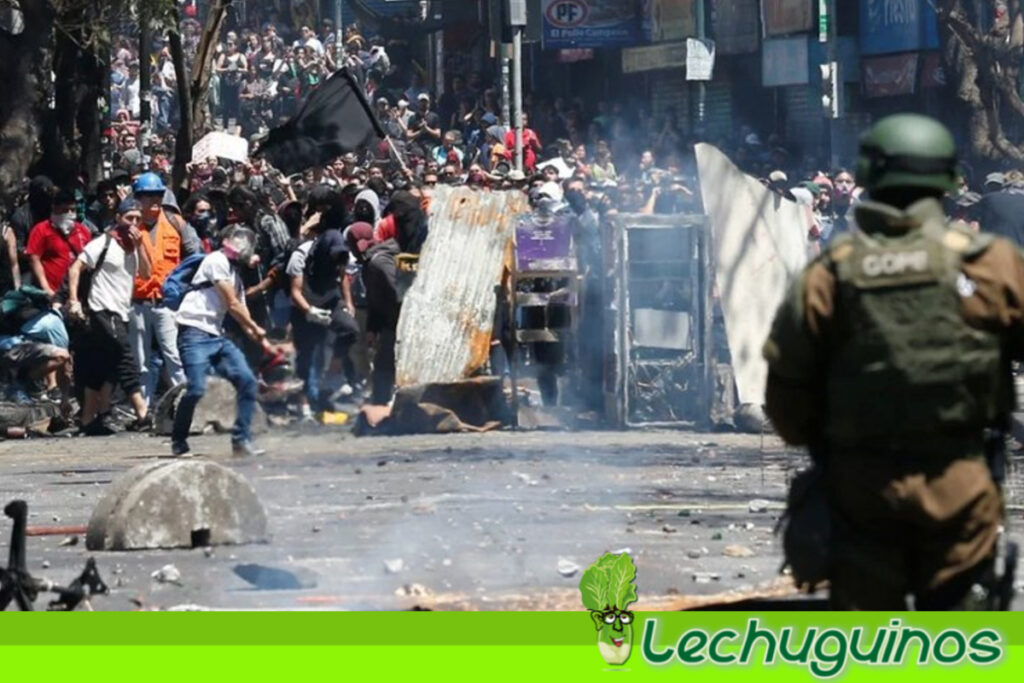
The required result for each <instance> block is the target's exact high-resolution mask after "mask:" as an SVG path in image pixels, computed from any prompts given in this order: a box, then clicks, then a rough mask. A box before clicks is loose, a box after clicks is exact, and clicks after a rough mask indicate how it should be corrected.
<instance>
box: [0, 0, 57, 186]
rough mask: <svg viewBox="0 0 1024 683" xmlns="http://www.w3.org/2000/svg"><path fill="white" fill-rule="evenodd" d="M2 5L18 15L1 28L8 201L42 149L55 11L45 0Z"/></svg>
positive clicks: (3, 172)
mask: <svg viewBox="0 0 1024 683" xmlns="http://www.w3.org/2000/svg"><path fill="white" fill-rule="evenodd" d="M0 4H2V5H5V6H6V7H4V9H5V10H8V11H10V12H11V13H12V15H11V16H15V15H16V16H18V17H19V21H18V24H19V25H18V26H17V28H15V26H14V25H13V24H12V25H9V26H3V27H0V83H3V84H4V96H3V97H0V194H2V195H3V199H4V200H5V201H6V200H7V199H8V193H10V192H11V191H12V189H13V188H14V187H15V186H17V184H18V183H19V182H20V181H21V179H22V178H24V177H25V175H26V174H27V173H28V171H29V167H30V166H31V165H32V162H33V161H34V160H35V159H36V157H37V156H38V153H39V151H40V150H39V146H38V144H37V141H38V140H39V139H40V138H41V137H42V133H43V117H44V115H45V111H46V108H47V104H48V102H47V97H46V93H47V92H48V91H49V80H50V69H51V64H52V60H53V49H52V40H51V39H52V36H53V27H54V22H55V20H56V18H57V11H56V8H55V7H54V6H53V5H52V4H51V3H49V2H28V3H15V2H12V1H11V0H0ZM19 29H20V30H19Z"/></svg>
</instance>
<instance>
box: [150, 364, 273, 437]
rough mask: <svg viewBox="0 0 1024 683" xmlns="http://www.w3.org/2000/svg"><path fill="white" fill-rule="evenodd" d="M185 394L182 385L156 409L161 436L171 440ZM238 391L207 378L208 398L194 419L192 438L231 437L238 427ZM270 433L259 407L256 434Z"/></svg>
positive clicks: (255, 415)
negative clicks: (208, 432)
mask: <svg viewBox="0 0 1024 683" xmlns="http://www.w3.org/2000/svg"><path fill="white" fill-rule="evenodd" d="M184 391H185V385H183V384H181V385H178V386H176V387H174V388H173V389H171V390H170V391H168V392H167V393H165V394H164V395H163V396H161V397H160V400H159V401H158V402H157V405H156V408H155V413H154V414H155V429H156V433H157V434H159V435H160V436H170V435H171V432H172V431H173V429H174V413H175V411H176V410H177V408H178V402H179V401H180V400H181V396H182V394H183V393H184ZM235 405H236V399H235V388H234V387H233V386H231V382H229V381H227V380H226V379H221V378H220V377H207V378H206V394H205V395H204V396H203V398H202V400H200V401H199V405H198V406H196V412H195V414H194V415H193V416H192V429H191V433H192V434H202V433H203V432H205V431H206V430H207V429H212V430H213V431H215V432H217V433H218V434H227V433H229V432H230V431H231V427H232V425H234V424H235ZM266 431H267V415H266V413H265V412H264V411H263V408H262V407H261V406H260V405H259V404H257V405H256V412H255V413H254V414H253V418H252V432H253V434H264V433H266Z"/></svg>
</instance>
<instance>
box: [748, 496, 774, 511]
mask: <svg viewBox="0 0 1024 683" xmlns="http://www.w3.org/2000/svg"><path fill="white" fill-rule="evenodd" d="M769 505H770V503H769V502H768V501H767V500H765V499H763V498H755V499H754V500H752V501H750V502H749V503H747V509H748V510H750V511H751V512H765V511H766V510H767V509H768V506H769Z"/></svg>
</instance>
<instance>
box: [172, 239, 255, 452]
mask: <svg viewBox="0 0 1024 683" xmlns="http://www.w3.org/2000/svg"><path fill="white" fill-rule="evenodd" d="M255 254H256V235H255V234H254V233H253V232H252V230H249V229H248V228H234V229H232V230H231V231H230V232H229V233H228V235H227V236H225V238H224V240H223V242H222V244H221V248H220V250H219V251H215V252H213V253H212V254H210V255H209V256H207V257H206V258H204V259H203V262H202V263H201V264H200V266H199V269H198V270H197V271H196V273H195V275H194V276H193V278H192V283H191V289H190V290H189V291H188V292H187V293H186V294H185V297H184V298H183V299H182V302H181V306H180V307H179V309H178V315H177V323H178V352H179V354H180V356H181V362H182V365H183V366H184V367H185V377H186V379H187V386H186V388H185V393H184V395H183V396H182V397H181V402H180V403H179V404H178V409H177V411H176V412H175V415H174V431H173V434H172V436H171V452H172V453H173V454H174V455H175V456H178V457H191V455H192V453H191V449H190V448H189V445H188V435H189V431H190V430H191V428H192V416H193V414H194V413H195V409H196V405H197V404H198V403H199V400H200V399H201V398H202V397H203V395H204V394H205V393H206V377H207V375H208V374H209V371H210V370H211V369H212V370H213V371H214V372H215V373H216V374H217V375H218V376H220V377H223V378H224V379H226V380H228V381H229V382H231V384H232V385H233V386H234V387H235V391H236V392H237V400H238V408H237V412H236V415H235V426H234V429H233V430H232V432H231V450H232V454H233V455H235V456H240V457H244V456H250V455H262V454H263V453H264V451H262V450H259V449H257V448H256V447H255V446H254V445H253V443H252V417H253V412H254V411H255V409H256V392H257V388H258V387H257V383H256V376H255V375H254V374H253V371H252V369H251V368H250V367H249V364H248V363H247V362H246V360H245V355H244V354H243V353H242V352H241V350H239V348H238V347H237V346H235V344H234V343H232V342H231V340H229V339H227V338H225V337H224V318H225V316H227V315H230V316H231V317H232V318H234V319H235V321H236V322H237V323H238V324H239V326H240V327H241V328H242V331H243V332H245V334H247V335H248V336H249V337H251V338H252V339H253V340H254V341H255V342H256V343H258V344H262V345H263V348H264V350H265V351H266V352H267V353H271V352H273V349H272V348H271V347H270V345H269V344H268V343H267V340H266V332H265V331H264V329H263V328H262V327H260V326H259V325H257V324H256V323H255V322H254V321H253V319H252V317H251V316H250V315H249V309H248V308H247V307H246V305H245V292H244V290H243V288H242V279H241V277H239V274H238V268H239V267H240V266H242V265H246V264H248V263H250V262H252V261H253V260H254V258H255Z"/></svg>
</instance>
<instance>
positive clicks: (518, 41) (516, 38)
mask: <svg viewBox="0 0 1024 683" xmlns="http://www.w3.org/2000/svg"><path fill="white" fill-rule="evenodd" d="M514 31H515V33H514V35H513V37H512V40H513V42H512V62H513V64H514V65H515V74H514V75H513V78H514V79H515V82H516V89H515V102H514V106H515V117H516V122H515V124H516V170H517V171H519V172H520V173H522V172H523V27H522V26H516V27H515V29H514Z"/></svg>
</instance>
